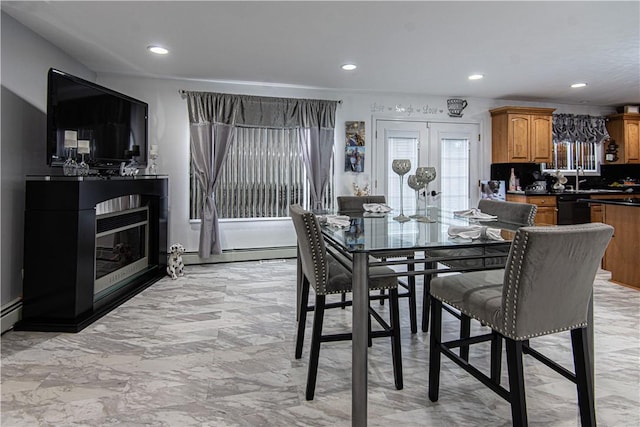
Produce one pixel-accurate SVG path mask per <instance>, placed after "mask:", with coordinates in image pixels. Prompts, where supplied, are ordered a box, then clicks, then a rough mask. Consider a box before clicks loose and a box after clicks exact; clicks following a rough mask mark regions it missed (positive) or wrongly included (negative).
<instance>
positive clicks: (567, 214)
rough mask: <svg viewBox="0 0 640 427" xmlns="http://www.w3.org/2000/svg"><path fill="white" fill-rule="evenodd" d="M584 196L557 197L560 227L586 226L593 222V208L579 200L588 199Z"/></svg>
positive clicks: (563, 195)
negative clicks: (571, 225)
mask: <svg viewBox="0 0 640 427" xmlns="http://www.w3.org/2000/svg"><path fill="white" fill-rule="evenodd" d="M588 198H589V196H588V195H584V194H582V195H581V194H561V195H558V196H557V206H558V225H567V224H586V223H588V222H591V208H590V207H589V204H588V203H584V202H578V199H588Z"/></svg>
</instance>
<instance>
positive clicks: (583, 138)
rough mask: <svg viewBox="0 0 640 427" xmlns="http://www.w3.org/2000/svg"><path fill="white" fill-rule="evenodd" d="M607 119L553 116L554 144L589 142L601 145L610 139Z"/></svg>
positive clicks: (564, 115)
mask: <svg viewBox="0 0 640 427" xmlns="http://www.w3.org/2000/svg"><path fill="white" fill-rule="evenodd" d="M606 121H607V119H606V117H603V116H587V115H575V114H554V115H553V142H554V143H556V144H557V143H559V142H564V141H570V142H576V141H578V142H587V143H594V144H599V143H601V142H603V141H604V140H606V139H607V138H609V132H607V127H606Z"/></svg>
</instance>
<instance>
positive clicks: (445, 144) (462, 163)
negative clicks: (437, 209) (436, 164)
mask: <svg viewBox="0 0 640 427" xmlns="http://www.w3.org/2000/svg"><path fill="white" fill-rule="evenodd" d="M440 153H441V158H440V169H441V170H440V182H441V185H442V188H443V189H446V191H443V192H442V195H441V197H442V201H441V205H440V206H441V208H442V209H443V210H447V211H459V210H463V209H468V207H469V181H470V177H469V176H470V168H469V140H468V139H459V138H455V139H454V138H442V139H441V140H440Z"/></svg>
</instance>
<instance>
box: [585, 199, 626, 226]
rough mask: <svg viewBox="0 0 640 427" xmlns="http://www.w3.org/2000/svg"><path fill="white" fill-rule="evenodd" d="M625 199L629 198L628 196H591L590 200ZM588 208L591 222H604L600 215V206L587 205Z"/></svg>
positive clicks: (597, 204)
mask: <svg viewBox="0 0 640 427" xmlns="http://www.w3.org/2000/svg"><path fill="white" fill-rule="evenodd" d="M627 197H630V196H629V194H592V195H591V197H590V199H591V200H598V199H607V200H611V199H626V198H627ZM589 206H590V208H591V222H604V220H603V219H604V218H603V215H602V205H601V204H599V203H589Z"/></svg>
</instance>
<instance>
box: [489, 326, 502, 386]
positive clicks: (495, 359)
mask: <svg viewBox="0 0 640 427" xmlns="http://www.w3.org/2000/svg"><path fill="white" fill-rule="evenodd" d="M491 335H492V338H491V380H492V381H493V382H494V383H496V384H500V371H502V336H501V335H500V334H499V333H497V332H495V331H492V332H491Z"/></svg>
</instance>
